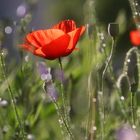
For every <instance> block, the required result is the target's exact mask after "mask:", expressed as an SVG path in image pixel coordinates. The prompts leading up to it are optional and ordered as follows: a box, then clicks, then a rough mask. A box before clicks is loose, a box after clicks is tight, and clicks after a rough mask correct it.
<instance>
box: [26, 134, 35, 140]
mask: <svg viewBox="0 0 140 140" xmlns="http://www.w3.org/2000/svg"><path fill="white" fill-rule="evenodd" d="M27 140H35V137H34V135H32V134H28V135H27Z"/></svg>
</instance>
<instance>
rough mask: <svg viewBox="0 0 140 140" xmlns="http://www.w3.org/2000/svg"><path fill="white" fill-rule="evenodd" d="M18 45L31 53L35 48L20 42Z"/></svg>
mask: <svg viewBox="0 0 140 140" xmlns="http://www.w3.org/2000/svg"><path fill="white" fill-rule="evenodd" d="M20 46H21V47H22V48H23V49H25V50H27V51H29V52H31V53H33V52H34V50H35V48H34V47H33V46H31V45H29V44H21V45H20Z"/></svg>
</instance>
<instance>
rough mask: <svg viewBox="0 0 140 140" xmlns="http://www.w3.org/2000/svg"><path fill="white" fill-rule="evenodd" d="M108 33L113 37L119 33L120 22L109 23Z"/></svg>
mask: <svg viewBox="0 0 140 140" xmlns="http://www.w3.org/2000/svg"><path fill="white" fill-rule="evenodd" d="M108 33H109V35H110V36H112V37H113V38H114V37H116V36H117V35H118V34H119V24H117V23H109V25H108Z"/></svg>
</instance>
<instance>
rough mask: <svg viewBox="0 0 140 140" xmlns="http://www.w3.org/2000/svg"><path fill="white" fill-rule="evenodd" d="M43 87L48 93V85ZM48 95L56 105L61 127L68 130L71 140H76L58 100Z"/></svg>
mask: <svg viewBox="0 0 140 140" xmlns="http://www.w3.org/2000/svg"><path fill="white" fill-rule="evenodd" d="M43 87H44V90H45V92H47V88H46V83H44V86H43ZM48 95H49V97H50V99H51V101H52V102H53V103H54V105H55V109H56V111H57V114H58V117H59V118H60V121H59V124H60V127H61V126H62V127H61V128H65V129H66V131H67V133H68V135H69V136H70V140H74V136H73V134H72V132H71V130H70V127H69V125H68V124H67V121H66V119H65V116H64V114H63V112H62V109H61V107H60V105H59V104H58V103H57V101H56V99H55V98H54V97H53V96H51V94H48Z"/></svg>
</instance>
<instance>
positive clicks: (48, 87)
mask: <svg viewBox="0 0 140 140" xmlns="http://www.w3.org/2000/svg"><path fill="white" fill-rule="evenodd" d="M38 71H39V74H40V77H41V79H42V80H43V81H45V83H44V90H45V91H46V93H47V94H48V95H49V97H51V99H52V100H57V98H58V96H57V95H58V94H57V91H56V88H55V85H54V83H53V82H52V75H51V68H47V67H46V65H45V63H44V62H40V63H38Z"/></svg>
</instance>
